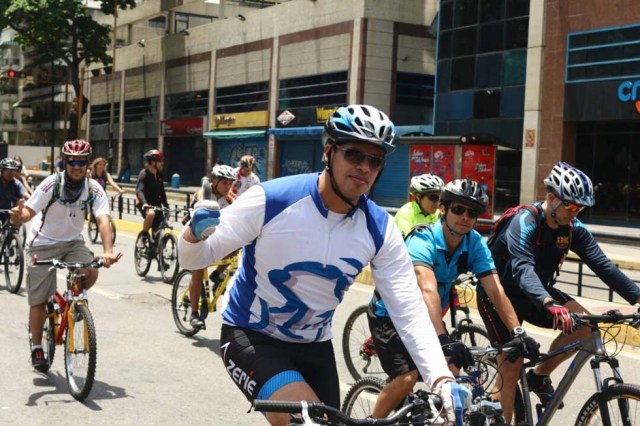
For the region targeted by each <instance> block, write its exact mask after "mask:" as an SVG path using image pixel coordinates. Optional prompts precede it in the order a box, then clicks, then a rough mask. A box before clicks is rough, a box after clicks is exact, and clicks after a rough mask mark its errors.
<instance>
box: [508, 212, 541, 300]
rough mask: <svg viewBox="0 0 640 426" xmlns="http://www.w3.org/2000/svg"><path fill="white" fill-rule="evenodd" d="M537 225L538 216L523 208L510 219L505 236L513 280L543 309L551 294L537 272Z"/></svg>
mask: <svg viewBox="0 0 640 426" xmlns="http://www.w3.org/2000/svg"><path fill="white" fill-rule="evenodd" d="M537 227H538V223H537V220H536V217H535V216H534V215H533V214H532V213H531V212H530V211H528V210H526V209H523V210H521V212H520V213H518V214H516V215H515V216H514V217H513V218H512V219H511V221H509V224H508V226H507V229H506V231H505V232H506V235H505V237H506V244H507V250H508V252H509V255H510V260H509V262H511V270H512V276H513V280H514V281H515V283H516V285H517V286H518V287H520V289H521V290H522V291H523V292H524V293H525V294H526V295H527V296H528V297H529V298H530V299H531V301H532V302H534V303H535V304H536V305H537V306H539V307H540V308H541V309H542V305H543V301H544V299H545V298H547V297H550V296H549V293H548V292H547V290H545V288H544V285H543V283H542V282H541V281H540V278H539V277H538V274H536V265H535V247H536V239H537V235H538V230H537ZM507 269H508V268H507Z"/></svg>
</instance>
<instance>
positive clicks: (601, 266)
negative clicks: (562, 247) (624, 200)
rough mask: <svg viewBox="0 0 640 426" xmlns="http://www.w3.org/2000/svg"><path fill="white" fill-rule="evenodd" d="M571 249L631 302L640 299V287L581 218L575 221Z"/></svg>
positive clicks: (604, 280) (613, 288)
mask: <svg viewBox="0 0 640 426" xmlns="http://www.w3.org/2000/svg"><path fill="white" fill-rule="evenodd" d="M571 250H572V251H573V252H574V253H576V254H577V255H578V256H579V257H580V259H581V260H582V261H583V262H585V263H586V264H587V266H589V268H591V270H592V271H593V272H595V273H596V275H597V276H598V278H600V279H601V280H602V281H603V282H604V283H605V284H606V285H607V286H609V287H610V288H611V289H612V290H613V291H615V292H616V293H618V294H619V295H620V296H622V297H623V298H624V299H625V300H626V301H627V302H629V303H630V304H632V305H633V304H635V303H637V302H638V300H640V288H639V287H638V285H637V284H636V283H635V282H633V281H631V280H630V279H629V277H627V276H626V275H625V274H623V273H622V272H621V271H620V269H618V267H617V266H616V265H615V264H614V263H613V262H612V261H611V260H610V259H609V258H608V257H607V256H606V255H605V254H604V253H603V252H602V249H600V246H599V245H598V243H597V242H596V240H595V239H594V238H593V235H592V234H591V232H589V230H588V229H587V228H585V227H584V225H583V224H582V222H580V221H579V220H577V219H576V220H575V221H574V227H573V237H572V242H571Z"/></svg>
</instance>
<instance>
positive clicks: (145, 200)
mask: <svg viewBox="0 0 640 426" xmlns="http://www.w3.org/2000/svg"><path fill="white" fill-rule="evenodd" d="M144 162H145V164H146V165H145V168H144V169H143V170H142V171H141V172H140V175H139V176H138V182H137V184H136V198H137V204H136V206H137V207H138V210H140V213H141V214H142V217H143V218H144V224H143V225H142V230H143V231H144V232H149V228H151V229H156V228H157V227H158V226H159V225H160V223H161V222H162V219H163V218H164V216H163V214H162V212H156V211H155V210H153V209H150V207H161V206H164V207H169V202H168V201H167V193H166V192H165V190H164V182H163V181H162V169H163V168H164V154H163V153H162V151H158V150H157V149H152V150H151V151H147V152H146V153H145V154H144Z"/></svg>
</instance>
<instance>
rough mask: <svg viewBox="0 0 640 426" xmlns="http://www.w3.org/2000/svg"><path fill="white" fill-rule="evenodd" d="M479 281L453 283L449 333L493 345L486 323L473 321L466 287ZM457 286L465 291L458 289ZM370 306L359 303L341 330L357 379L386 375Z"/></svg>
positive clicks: (470, 342)
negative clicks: (369, 315) (369, 317)
mask: <svg viewBox="0 0 640 426" xmlns="http://www.w3.org/2000/svg"><path fill="white" fill-rule="evenodd" d="M477 281H478V280H477V278H476V277H475V276H474V275H469V276H464V277H462V278H461V279H458V280H457V281H456V283H455V285H454V286H453V287H452V292H451V295H450V301H449V306H450V315H451V327H452V331H451V333H450V334H451V337H452V338H454V339H456V340H459V341H461V342H463V343H464V344H465V345H466V346H490V343H491V342H490V340H489V335H488V334H487V331H486V330H485V328H484V327H483V326H481V325H478V324H475V323H473V321H472V320H471V316H470V310H469V307H468V306H467V304H468V302H469V301H470V300H469V299H468V295H469V294H472V293H471V292H468V291H467V287H469V286H471V285H473V286H475V285H476V284H477ZM457 287H459V288H460V289H461V290H462V291H461V292H459V291H458V290H457ZM460 293H461V294H462V297H460ZM461 299H462V300H461ZM367 310H368V306H367V305H362V306H359V307H357V308H356V309H355V310H354V311H353V312H352V313H351V315H349V317H348V318H347V321H346V323H345V326H344V330H343V332H342V353H343V356H344V360H345V363H346V364H347V369H348V370H349V373H351V376H352V377H353V379H354V380H358V379H361V378H362V377H363V376H376V377H382V378H384V377H386V374H385V372H384V370H383V369H382V366H381V365H380V361H379V360H378V355H377V354H376V348H375V346H374V344H373V338H372V337H371V332H370V331H369V321H368V320H367ZM458 312H461V313H463V314H464V317H463V318H462V319H460V320H459V319H458V318H457V314H458Z"/></svg>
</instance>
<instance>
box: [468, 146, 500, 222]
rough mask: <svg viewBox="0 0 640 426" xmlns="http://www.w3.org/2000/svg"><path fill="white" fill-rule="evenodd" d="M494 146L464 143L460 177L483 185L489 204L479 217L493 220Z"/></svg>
mask: <svg viewBox="0 0 640 426" xmlns="http://www.w3.org/2000/svg"><path fill="white" fill-rule="evenodd" d="M495 158H496V148H495V146H494V145H465V146H463V147H462V170H461V174H460V177H461V178H463V179H472V180H475V181H476V182H478V183H479V184H480V186H483V187H484V190H485V192H486V193H487V195H488V196H489V206H488V208H487V211H486V213H485V214H483V215H482V216H480V217H483V218H485V219H491V220H493V186H494V179H495Z"/></svg>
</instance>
